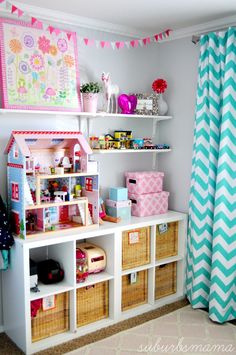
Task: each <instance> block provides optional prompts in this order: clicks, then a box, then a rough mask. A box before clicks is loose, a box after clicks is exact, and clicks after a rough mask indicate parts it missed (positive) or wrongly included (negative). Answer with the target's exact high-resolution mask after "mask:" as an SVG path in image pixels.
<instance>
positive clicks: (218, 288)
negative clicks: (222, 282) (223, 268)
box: [211, 276, 234, 303]
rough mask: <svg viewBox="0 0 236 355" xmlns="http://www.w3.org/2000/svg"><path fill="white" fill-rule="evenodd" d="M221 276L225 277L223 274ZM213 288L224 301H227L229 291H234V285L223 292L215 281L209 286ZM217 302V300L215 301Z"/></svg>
mask: <svg viewBox="0 0 236 355" xmlns="http://www.w3.org/2000/svg"><path fill="white" fill-rule="evenodd" d="M223 278H225V276H223ZM213 288H214V291H215V292H216V293H217V294H218V295H219V296H220V298H221V299H222V300H223V301H224V302H226V301H227V298H228V295H229V293H231V292H232V291H234V287H231V288H230V289H229V291H227V293H225V292H224V291H223V290H222V288H221V287H220V286H218V284H217V283H216V282H214V283H213V284H212V286H211V289H213ZM217 303H218V302H217Z"/></svg>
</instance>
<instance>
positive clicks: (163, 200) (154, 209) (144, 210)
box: [129, 191, 169, 217]
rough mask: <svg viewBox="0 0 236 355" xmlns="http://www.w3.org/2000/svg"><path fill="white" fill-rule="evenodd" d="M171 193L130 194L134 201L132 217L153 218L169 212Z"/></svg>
mask: <svg viewBox="0 0 236 355" xmlns="http://www.w3.org/2000/svg"><path fill="white" fill-rule="evenodd" d="M168 197H169V192H167V191H162V192H156V193H151V194H144V195H138V194H129V199H130V200H131V201H132V206H131V215H132V216H136V217H145V216H153V215H156V214H162V213H166V212H167V211H168Z"/></svg>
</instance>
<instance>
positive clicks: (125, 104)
mask: <svg viewBox="0 0 236 355" xmlns="http://www.w3.org/2000/svg"><path fill="white" fill-rule="evenodd" d="M118 104H119V107H120V109H121V113H123V114H134V111H135V109H136V106H137V96H135V95H127V94H121V95H119V97H118Z"/></svg>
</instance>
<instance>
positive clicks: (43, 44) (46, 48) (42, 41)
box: [38, 36, 50, 54]
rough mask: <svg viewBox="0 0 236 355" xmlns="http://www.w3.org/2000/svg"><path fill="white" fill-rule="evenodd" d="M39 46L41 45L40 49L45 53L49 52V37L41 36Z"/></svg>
mask: <svg viewBox="0 0 236 355" xmlns="http://www.w3.org/2000/svg"><path fill="white" fill-rule="evenodd" d="M38 46H39V49H40V50H41V51H42V52H43V54H45V53H49V50H50V40H49V39H47V38H46V37H45V36H42V37H39V39H38Z"/></svg>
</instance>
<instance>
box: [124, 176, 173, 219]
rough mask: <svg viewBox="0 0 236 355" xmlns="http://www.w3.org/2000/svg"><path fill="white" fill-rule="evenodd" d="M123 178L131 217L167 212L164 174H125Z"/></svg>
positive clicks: (167, 195) (167, 193)
mask: <svg viewBox="0 0 236 355" xmlns="http://www.w3.org/2000/svg"><path fill="white" fill-rule="evenodd" d="M125 177H126V186H127V189H128V197H129V199H130V200H131V202H132V207H131V214H132V216H137V217H144V216H153V215H157V214H163V213H166V212H167V211H168V197H169V192H167V191H163V178H164V173H162V172H157V171H138V172H127V173H126V174H125Z"/></svg>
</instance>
